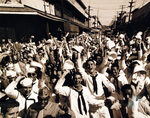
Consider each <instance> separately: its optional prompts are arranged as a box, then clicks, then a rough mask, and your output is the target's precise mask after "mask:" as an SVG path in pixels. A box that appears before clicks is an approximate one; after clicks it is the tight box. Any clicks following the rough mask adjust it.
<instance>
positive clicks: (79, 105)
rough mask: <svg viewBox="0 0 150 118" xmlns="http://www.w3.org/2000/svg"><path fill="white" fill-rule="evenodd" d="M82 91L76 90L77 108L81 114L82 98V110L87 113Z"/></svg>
mask: <svg viewBox="0 0 150 118" xmlns="http://www.w3.org/2000/svg"><path fill="white" fill-rule="evenodd" d="M75 91H77V90H75ZM82 91H83V89H82V90H81V91H77V92H78V108H79V111H80V114H83V113H82V109H81V100H82V104H83V109H84V112H85V114H87V109H86V104H85V100H84V97H83V93H82ZM80 96H81V100H80Z"/></svg>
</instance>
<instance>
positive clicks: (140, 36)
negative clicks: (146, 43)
mask: <svg viewBox="0 0 150 118" xmlns="http://www.w3.org/2000/svg"><path fill="white" fill-rule="evenodd" d="M142 34H143V33H142V32H138V33H137V35H136V36H135V37H136V38H137V39H142Z"/></svg>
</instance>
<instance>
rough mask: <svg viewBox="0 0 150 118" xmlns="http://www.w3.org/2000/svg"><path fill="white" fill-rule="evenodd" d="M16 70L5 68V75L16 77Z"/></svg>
mask: <svg viewBox="0 0 150 118" xmlns="http://www.w3.org/2000/svg"><path fill="white" fill-rule="evenodd" d="M16 75H17V74H16V72H15V71H12V70H7V71H6V76H7V77H16Z"/></svg>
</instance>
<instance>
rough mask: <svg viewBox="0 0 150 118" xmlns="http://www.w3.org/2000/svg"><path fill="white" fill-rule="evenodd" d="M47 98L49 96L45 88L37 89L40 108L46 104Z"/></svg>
mask: <svg viewBox="0 0 150 118" xmlns="http://www.w3.org/2000/svg"><path fill="white" fill-rule="evenodd" d="M49 99H50V96H49V91H48V89H47V88H44V89H41V90H39V95H38V101H39V103H40V107H41V108H44V107H45V106H46V105H47V104H48V102H49Z"/></svg>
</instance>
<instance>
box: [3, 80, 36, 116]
mask: <svg viewBox="0 0 150 118" xmlns="http://www.w3.org/2000/svg"><path fill="white" fill-rule="evenodd" d="M17 83H18V82H16V81H12V82H11V83H10V84H9V85H8V86H7V88H6V89H5V93H6V94H7V95H8V97H10V98H13V99H15V100H16V101H17V102H19V116H21V117H22V116H23V114H24V109H25V102H26V109H28V107H29V106H30V105H31V104H33V103H35V102H37V101H38V98H37V97H38V95H37V94H35V93H34V92H32V91H31V94H30V95H29V96H28V99H27V100H26V99H25V97H24V96H23V95H21V93H20V92H19V91H18V90H16V89H15V88H16V85H17Z"/></svg>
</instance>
